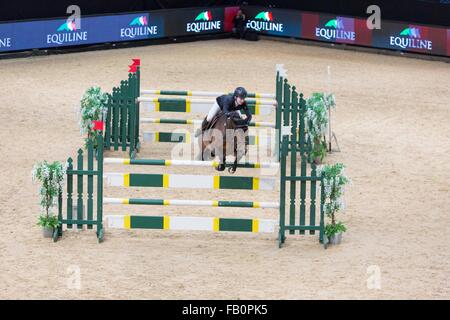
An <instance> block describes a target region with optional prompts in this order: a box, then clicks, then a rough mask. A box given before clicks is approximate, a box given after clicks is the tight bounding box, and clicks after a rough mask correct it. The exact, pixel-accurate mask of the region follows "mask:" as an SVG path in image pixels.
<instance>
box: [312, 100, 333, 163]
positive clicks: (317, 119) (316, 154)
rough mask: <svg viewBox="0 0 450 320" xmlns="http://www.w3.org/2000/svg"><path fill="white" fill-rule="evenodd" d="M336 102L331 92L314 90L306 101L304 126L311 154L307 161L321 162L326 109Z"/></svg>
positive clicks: (326, 123)
mask: <svg viewBox="0 0 450 320" xmlns="http://www.w3.org/2000/svg"><path fill="white" fill-rule="evenodd" d="M335 106H336V102H335V98H334V95H333V94H327V95H326V94H325V93H323V92H320V93H318V92H315V93H313V94H312V96H311V98H309V99H308V100H307V101H306V114H305V126H306V131H307V139H308V141H309V143H310V144H311V155H310V159H309V161H311V162H314V163H316V164H317V163H321V162H322V160H323V158H324V157H325V155H326V154H327V144H326V141H325V134H326V131H327V128H328V110H329V108H331V107H335Z"/></svg>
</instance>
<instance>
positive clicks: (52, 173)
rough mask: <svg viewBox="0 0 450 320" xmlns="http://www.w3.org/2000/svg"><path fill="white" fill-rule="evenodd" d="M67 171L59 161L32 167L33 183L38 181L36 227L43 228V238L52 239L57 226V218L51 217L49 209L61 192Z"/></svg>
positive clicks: (44, 162)
mask: <svg viewBox="0 0 450 320" xmlns="http://www.w3.org/2000/svg"><path fill="white" fill-rule="evenodd" d="M66 170H67V164H66V165H63V164H62V163H61V162H59V161H55V162H53V163H48V162H47V161H43V162H40V163H37V164H36V165H35V166H34V167H33V171H32V179H33V181H36V180H38V181H40V182H41V188H40V190H39V191H40V192H39V194H40V197H41V201H40V205H41V209H42V211H43V213H41V215H40V217H39V220H38V225H40V226H42V228H43V235H44V237H52V235H53V232H54V231H55V229H56V228H58V226H59V224H60V223H59V221H58V217H57V216H55V215H53V214H52V212H51V209H52V208H53V207H54V206H55V204H56V200H57V199H58V195H59V194H60V193H61V192H62V187H63V183H64V179H65V174H66Z"/></svg>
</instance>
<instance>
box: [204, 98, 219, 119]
mask: <svg viewBox="0 0 450 320" xmlns="http://www.w3.org/2000/svg"><path fill="white" fill-rule="evenodd" d="M219 111H220V107H219V105H218V104H217V101H216V102H214V105H213V106H212V107H211V109H210V110H209V112H208V115H207V116H206V121H208V122H209V121H211V120H212V118H214V116H215V115H216V114H217V113H218V112H219Z"/></svg>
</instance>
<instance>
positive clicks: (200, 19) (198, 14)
mask: <svg viewBox="0 0 450 320" xmlns="http://www.w3.org/2000/svg"><path fill="white" fill-rule="evenodd" d="M224 20H225V15H224V8H195V9H182V10H181V9H180V10H170V11H166V12H165V26H166V30H167V36H170V37H171V36H187V35H201V34H208V33H219V32H224Z"/></svg>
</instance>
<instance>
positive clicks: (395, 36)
mask: <svg viewBox="0 0 450 320" xmlns="http://www.w3.org/2000/svg"><path fill="white" fill-rule="evenodd" d="M448 32H449V31H448V29H447V30H446V29H442V28H436V27H430V26H421V25H413V24H407V23H404V24H402V23H397V22H395V23H394V22H383V28H381V30H373V33H372V38H373V40H372V45H373V46H374V47H378V48H387V49H394V50H402V51H413V52H421V53H430V54H439V55H450V52H449V51H448V45H449V38H448Z"/></svg>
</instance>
